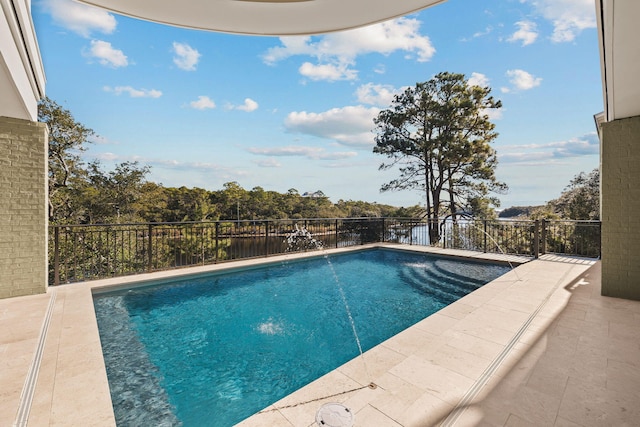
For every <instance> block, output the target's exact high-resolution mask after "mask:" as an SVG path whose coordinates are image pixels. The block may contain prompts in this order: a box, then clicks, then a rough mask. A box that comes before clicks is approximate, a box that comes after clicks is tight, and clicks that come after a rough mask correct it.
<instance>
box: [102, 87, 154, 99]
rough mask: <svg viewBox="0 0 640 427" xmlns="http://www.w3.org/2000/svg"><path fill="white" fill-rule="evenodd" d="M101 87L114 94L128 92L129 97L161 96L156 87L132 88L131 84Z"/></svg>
mask: <svg viewBox="0 0 640 427" xmlns="http://www.w3.org/2000/svg"><path fill="white" fill-rule="evenodd" d="M103 89H104V91H105V92H113V93H115V94H116V95H121V94H123V93H128V94H129V96H130V97H131V98H160V97H161V96H162V92H160V91H159V90H156V89H151V90H147V89H134V88H132V87H131V86H116V87H113V88H112V87H110V86H105V87H104V88H103Z"/></svg>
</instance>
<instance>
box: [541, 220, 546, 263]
mask: <svg viewBox="0 0 640 427" xmlns="http://www.w3.org/2000/svg"><path fill="white" fill-rule="evenodd" d="M540 252H541V254H542V255H544V254H546V253H547V220H545V219H544V218H542V247H541V248H540Z"/></svg>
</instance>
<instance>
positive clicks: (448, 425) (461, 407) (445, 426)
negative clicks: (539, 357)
mask: <svg viewBox="0 0 640 427" xmlns="http://www.w3.org/2000/svg"><path fill="white" fill-rule="evenodd" d="M572 270H573V268H571V269H569V270H568V271H566V272H565V273H564V274H563V275H562V277H560V279H558V281H557V282H556V284H555V285H554V286H553V287H552V288H551V290H550V291H549V293H548V294H547V295H546V296H545V297H544V299H543V300H542V302H540V305H538V308H536V310H535V311H534V312H533V313H531V315H530V316H529V318H528V319H527V320H526V321H525V322H524V323H523V324H522V326H520V329H518V332H516V334H515V335H514V336H513V337H512V338H511V340H510V341H509V343H508V344H507V345H506V347H505V348H504V350H502V352H501V353H500V354H499V355H498V356H497V357H496V358H495V359H493V362H491V365H489V366H488V367H487V369H485V370H484V372H483V373H482V375H481V376H480V378H478V380H477V381H476V382H475V383H474V384H473V386H471V388H470V389H469V390H467V392H466V393H465V395H464V396H463V397H462V399H461V400H460V402H458V404H457V405H456V407H455V408H454V409H453V411H451V412H450V413H449V416H448V417H447V418H446V419H445V420H444V421H443V422H442V424H440V426H441V427H453V426H454V425H455V423H456V421H458V418H460V416H461V415H462V413H463V412H464V411H465V410H466V409H467V407H468V406H469V404H470V403H471V402H473V400H474V399H475V397H476V396H477V395H478V393H480V390H482V387H484V386H485V385H486V384H487V382H488V381H489V378H491V375H493V374H494V373H495V372H496V371H497V370H498V368H499V367H500V365H501V364H502V362H504V359H506V358H507V356H508V355H509V353H510V352H511V350H512V349H513V347H514V346H515V345H516V344H517V343H518V340H519V339H520V337H522V335H523V334H524V333H525V332H526V330H527V329H528V328H529V325H531V322H533V319H535V317H536V316H537V315H538V313H539V312H540V310H542V308H543V307H544V306H545V304H546V303H547V302H548V301H549V299H550V298H551V295H553V294H554V293H555V292H556V290H557V289H558V285H560V283H562V281H563V280H564V279H565V277H567V275H568V274H569V272H570V271H572Z"/></svg>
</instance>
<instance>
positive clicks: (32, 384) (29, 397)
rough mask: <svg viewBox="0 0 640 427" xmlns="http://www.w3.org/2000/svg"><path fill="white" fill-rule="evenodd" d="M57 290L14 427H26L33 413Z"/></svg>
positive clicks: (43, 325) (23, 388)
mask: <svg viewBox="0 0 640 427" xmlns="http://www.w3.org/2000/svg"><path fill="white" fill-rule="evenodd" d="M56 293H57V291H56V290H53V291H52V292H51V299H50V300H49V306H48V307H47V312H46V314H45V318H44V321H43V323H42V328H41V329H40V337H39V338H38V346H37V347H36V352H35V354H34V355H33V361H32V362H31V367H30V368H29V373H28V374H27V378H26V379H25V381H24V386H23V387H22V393H21V394H20V404H19V406H18V413H17V415H16V421H15V422H14V423H13V427H25V426H26V425H27V422H28V420H29V412H30V411H31V404H32V403H33V395H34V392H35V388H36V382H37V380H38V373H39V372H40V364H41V362H42V354H43V352H44V345H45V341H46V338H47V332H48V331H49V324H50V322H51V316H52V314H53V307H54V306H55V302H56Z"/></svg>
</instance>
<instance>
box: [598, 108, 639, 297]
mask: <svg viewBox="0 0 640 427" xmlns="http://www.w3.org/2000/svg"><path fill="white" fill-rule="evenodd" d="M601 152H602V159H601V160H602V170H601V180H602V184H601V188H602V295H607V296H612V297H619V298H628V299H634V300H640V256H639V254H640V116H636V117H631V118H628V119H621V120H614V121H612V122H608V123H603V125H602V147H601Z"/></svg>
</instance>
